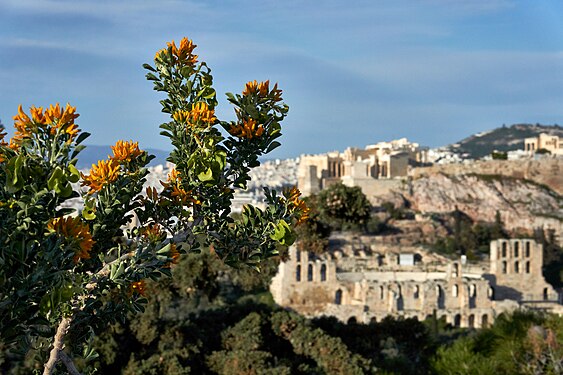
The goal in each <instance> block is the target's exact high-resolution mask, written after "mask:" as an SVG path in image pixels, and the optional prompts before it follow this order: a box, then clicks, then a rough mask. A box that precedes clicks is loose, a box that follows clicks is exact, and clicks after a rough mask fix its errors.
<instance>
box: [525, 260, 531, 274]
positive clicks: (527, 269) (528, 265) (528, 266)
mask: <svg viewBox="0 0 563 375" xmlns="http://www.w3.org/2000/svg"><path fill="white" fill-rule="evenodd" d="M526 273H530V262H529V261H528V262H526Z"/></svg>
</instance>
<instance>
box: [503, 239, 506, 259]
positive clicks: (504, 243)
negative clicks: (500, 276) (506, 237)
mask: <svg viewBox="0 0 563 375" xmlns="http://www.w3.org/2000/svg"><path fill="white" fill-rule="evenodd" d="M502 257H503V258H506V242H503V243H502Z"/></svg>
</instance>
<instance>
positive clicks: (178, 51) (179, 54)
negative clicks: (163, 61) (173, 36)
mask: <svg viewBox="0 0 563 375" xmlns="http://www.w3.org/2000/svg"><path fill="white" fill-rule="evenodd" d="M166 47H167V48H163V49H161V50H159V51H158V52H157V53H156V55H155V56H154V59H155V60H157V59H160V58H161V54H162V53H164V52H166V51H167V50H168V49H170V50H171V52H172V58H173V63H175V64H178V65H193V64H195V63H196V62H197V55H194V54H193V51H194V49H195V48H196V47H197V45H195V44H193V42H192V41H191V40H190V39H188V38H186V37H184V38H182V40H181V41H180V45H179V46H178V47H176V43H175V42H174V41H172V42H168V43H166Z"/></svg>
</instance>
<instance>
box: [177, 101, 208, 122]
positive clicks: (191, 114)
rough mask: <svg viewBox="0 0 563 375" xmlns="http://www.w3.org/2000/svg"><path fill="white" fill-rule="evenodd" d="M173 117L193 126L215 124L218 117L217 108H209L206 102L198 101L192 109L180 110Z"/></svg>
mask: <svg viewBox="0 0 563 375" xmlns="http://www.w3.org/2000/svg"><path fill="white" fill-rule="evenodd" d="M172 118H174V120H176V122H178V123H180V124H186V125H189V126H191V127H192V128H195V127H200V128H208V127H210V126H213V124H214V123H215V121H216V120H217V118H216V117H215V110H213V109H209V106H208V105H207V103H205V102H199V103H196V104H195V105H194V106H193V107H192V109H191V111H184V110H179V111H176V112H174V114H173V115H172Z"/></svg>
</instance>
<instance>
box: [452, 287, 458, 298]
mask: <svg viewBox="0 0 563 375" xmlns="http://www.w3.org/2000/svg"><path fill="white" fill-rule="evenodd" d="M458 293H459V288H458V286H457V285H454V286H453V287H452V296H453V297H457V295H458Z"/></svg>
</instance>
